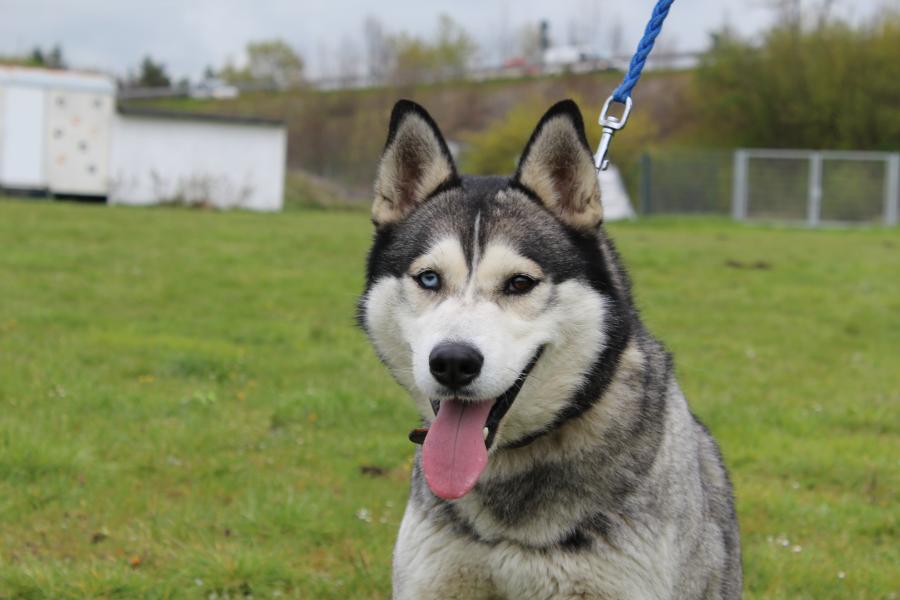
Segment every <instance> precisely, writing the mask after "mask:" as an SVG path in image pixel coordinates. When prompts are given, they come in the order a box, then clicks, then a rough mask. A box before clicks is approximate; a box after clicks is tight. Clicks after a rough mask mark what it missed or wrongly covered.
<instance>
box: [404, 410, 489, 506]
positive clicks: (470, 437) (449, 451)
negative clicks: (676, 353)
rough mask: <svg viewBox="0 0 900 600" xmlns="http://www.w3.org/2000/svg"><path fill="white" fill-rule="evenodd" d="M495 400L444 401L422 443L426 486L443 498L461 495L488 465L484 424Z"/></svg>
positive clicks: (471, 486)
mask: <svg viewBox="0 0 900 600" xmlns="http://www.w3.org/2000/svg"><path fill="white" fill-rule="evenodd" d="M493 405H494V402H493V401H492V400H491V401H487V402H461V401H459V400H444V401H442V402H441V406H440V408H439V409H438V414H437V417H435V419H434V421H433V422H432V423H431V428H430V429H429V430H428V435H427V436H425V443H424V445H423V446H422V461H423V466H424V467H425V480H426V481H427V482H428V487H430V488H431V491H432V492H434V494H435V495H436V496H439V497H441V498H443V499H445V500H456V499H457V498H462V497H463V496H465V495H466V494H467V493H469V490H471V489H472V488H473V487H475V482H477V481H478V476H479V475H481V472H482V471H484V467H485V466H486V465H487V448H486V447H485V445H484V434H483V433H482V431H483V430H484V424H485V423H486V422H487V418H488V413H490V412H491V407H492V406H493Z"/></svg>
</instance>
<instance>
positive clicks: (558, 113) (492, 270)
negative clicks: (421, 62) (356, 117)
mask: <svg viewBox="0 0 900 600" xmlns="http://www.w3.org/2000/svg"><path fill="white" fill-rule="evenodd" d="M372 217H373V221H374V223H375V227H376V232H375V241H374V245H373V247H372V250H371V252H370V254H369V259H368V269H367V288H366V291H365V293H364V295H363V297H362V298H361V300H360V305H359V320H360V323H361V325H362V326H363V328H364V329H365V331H366V333H367V334H368V335H369V337H370V339H371V340H372V342H373V344H374V346H375V348H376V350H377V352H378V355H379V356H380V358H381V359H382V361H383V362H384V363H385V364H386V365H387V366H388V368H389V369H390V370H391V372H392V373H393V375H394V376H395V377H396V379H397V380H398V381H399V382H400V383H401V384H402V385H403V386H404V387H406V388H407V389H408V390H409V392H410V393H411V394H412V396H413V398H414V399H415V400H416V403H417V405H418V408H419V410H420V412H421V414H422V417H423V419H424V420H425V421H426V423H428V424H430V430H429V432H428V434H427V437H426V439H425V444H424V448H423V465H424V470H425V475H426V479H427V480H428V483H429V485H430V486H431V489H432V490H433V491H434V492H435V493H436V494H437V495H439V496H441V497H444V498H458V497H460V496H462V495H463V494H465V493H467V492H468V491H469V490H470V489H471V488H472V487H473V486H474V485H475V483H476V481H477V479H478V476H479V475H480V473H481V471H482V470H483V468H484V466H485V465H486V462H487V460H488V450H490V451H491V452H493V451H497V450H498V449H501V448H509V447H511V446H515V445H516V444H519V443H521V442H522V441H523V440H525V439H530V438H533V437H534V436H536V435H539V434H540V433H541V432H543V431H546V430H548V429H550V428H552V427H553V426H554V425H555V424H556V423H558V422H559V421H560V420H561V419H563V418H565V417H566V416H567V415H571V414H573V412H577V411H578V410H579V403H582V404H583V403H584V399H583V398H580V396H579V394H580V393H581V392H582V391H583V390H584V389H585V387H586V386H588V383H589V380H590V378H591V377H592V376H593V374H594V373H595V371H596V370H597V368H598V365H599V364H600V362H602V355H603V353H604V350H605V349H606V348H607V347H608V345H609V339H610V336H609V331H610V329H611V328H612V327H614V324H615V323H616V322H618V321H621V320H622V318H621V303H620V301H619V297H618V293H617V292H616V289H615V287H616V286H615V285H614V281H613V279H614V276H613V275H611V268H612V267H611V265H610V263H609V262H608V260H607V257H606V256H604V253H603V252H602V250H601V244H600V243H599V238H598V236H599V235H600V233H599V230H600V223H601V220H602V208H601V204H600V190H599V186H598V182H597V173H596V170H595V168H594V164H593V160H592V156H591V151H590V149H589V148H588V145H587V141H586V138H585V133H584V125H583V121H582V118H581V114H580V112H579V110H578V107H577V106H576V105H575V103H574V102H571V101H564V102H560V103H558V104H556V105H555V106H553V107H552V108H551V109H550V110H549V111H548V112H547V113H546V114H545V115H544V117H543V118H542V119H541V120H540V122H539V123H538V125H537V128H536V129H535V131H534V133H533V134H532V136H531V139H530V140H529V142H528V144H527V145H526V146H525V148H524V150H523V152H522V155H521V159H520V162H519V165H518V169H517V170H516V172H515V174H514V175H513V176H512V177H462V176H460V175H459V174H458V173H457V170H456V166H455V165H454V162H453V158H452V157H451V155H450V152H449V150H448V148H447V144H446V143H445V141H444V138H443V136H442V135H441V132H440V131H439V129H438V127H437V125H436V124H435V123H434V121H433V120H432V119H431V117H430V116H429V115H428V113H427V112H425V110H424V109H423V108H422V107H420V106H418V105H417V104H415V103H413V102H409V101H400V102H398V103H397V105H396V106H395V108H394V111H393V114H392V116H391V121H390V130H389V133H388V139H387V143H386V145H385V149H384V154H383V156H382V159H381V162H380V164H379V167H378V176H377V181H376V184H375V201H374V205H373V208H372Z"/></svg>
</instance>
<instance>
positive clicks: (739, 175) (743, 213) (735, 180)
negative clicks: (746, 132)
mask: <svg viewBox="0 0 900 600" xmlns="http://www.w3.org/2000/svg"><path fill="white" fill-rule="evenodd" d="M748 159H749V156H748V154H747V151H746V150H743V149H738V150H735V151H734V173H733V174H732V188H731V218H733V219H734V220H735V221H743V220H745V219H746V218H747V160H748Z"/></svg>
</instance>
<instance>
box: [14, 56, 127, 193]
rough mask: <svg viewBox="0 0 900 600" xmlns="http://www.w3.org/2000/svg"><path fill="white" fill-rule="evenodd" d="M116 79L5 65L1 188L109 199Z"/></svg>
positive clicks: (74, 72)
mask: <svg viewBox="0 0 900 600" xmlns="http://www.w3.org/2000/svg"><path fill="white" fill-rule="evenodd" d="M115 92H116V86H115V82H114V81H113V80H112V78H110V77H107V76H105V75H98V74H95V73H81V72H76V71H54V70H48V69H31V68H25V67H15V66H0V186H2V187H5V188H13V189H21V190H49V191H51V192H53V193H58V194H81V195H88V196H103V195H106V185H107V181H106V167H107V164H108V161H107V158H108V154H107V153H108V151H109V124H110V121H111V117H112V115H113V112H114V110H115Z"/></svg>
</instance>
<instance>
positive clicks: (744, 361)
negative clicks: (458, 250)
mask: <svg viewBox="0 0 900 600" xmlns="http://www.w3.org/2000/svg"><path fill="white" fill-rule="evenodd" d="M611 229H612V231H613V234H614V236H615V238H616V239H617V240H618V242H619V245H620V249H621V250H622V253H623V254H624V256H625V259H626V261H627V263H628V264H629V266H630V267H631V270H632V273H633V276H634V279H635V286H636V294H637V298H638V301H639V303H640V305H641V306H642V307H643V309H644V315H645V318H646V320H647V321H648V322H649V324H650V326H651V327H652V329H653V330H654V331H655V332H656V333H657V334H658V335H659V336H660V337H661V338H662V339H663V340H665V341H666V342H667V344H668V345H669V347H670V348H671V349H672V350H673V351H674V352H675V355H676V359H677V365H678V371H679V374H680V378H681V382H682V384H683V386H684V387H685V389H686V392H687V394H688V397H689V398H690V400H691V402H692V405H693V407H694V409H695V411H696V412H697V413H698V414H699V415H700V417H701V418H702V419H703V420H705V422H706V423H707V424H708V425H709V426H710V428H711V429H712V431H713V432H714V433H715V434H716V436H717V437H718V439H719V440H720V442H721V444H722V446H723V450H724V453H725V457H726V460H727V462H728V464H729V466H730V467H731V469H732V473H733V478H734V481H735V485H736V489H737V495H738V513H739V516H740V519H741V525H742V529H743V547H744V557H745V559H744V563H745V573H746V590H747V593H746V594H745V597H746V598H752V599H755V598H759V599H762V598H766V599H778V598H784V599H788V598H791V599H794V598H816V599H821V598H895V597H897V594H898V593H900V575H898V569H897V565H898V564H900V550H898V548H900V543H898V511H900V505H898V502H897V495H898V491H900V464H898V457H900V368H898V365H900V350H898V345H900V276H898V274H900V233H898V231H896V230H894V231H887V230H851V231H837V230H832V231H803V230H794V229H780V228H771V227H763V226H738V225H734V224H731V223H728V222H725V221H704V220H700V221H698V220H650V221H643V222H638V223H629V224H616V225H614V226H612V227H611ZM369 237H370V229H369V223H368V221H367V217H366V215H364V214H362V213H359V212H347V211H345V212H326V211H298V212H292V213H287V214H282V215H255V214H247V213H228V214H225V213H215V212H203V211H192V210H186V209H126V208H108V207H103V206H82V205H71V204H49V203H44V202H28V201H2V202H0V597H2V598H19V597H22V598H49V597H52V598H86V597H107V598H140V597H150V598H175V597H196V598H207V599H211V598H219V599H221V598H244V597H249V596H251V595H252V596H253V597H254V598H268V597H285V598H287V597H295V598H386V597H388V595H389V588H390V583H389V582H390V573H389V564H390V552H391V546H392V543H393V539H394V535H395V532H396V529H397V526H398V524H399V521H400V517H401V515H402V511H403V506H404V502H405V496H406V492H407V475H408V469H409V464H410V457H411V454H412V447H411V446H410V444H409V442H407V441H406V437H405V434H406V431H407V430H408V429H409V428H410V427H411V426H413V425H414V424H415V422H416V418H415V414H414V411H413V409H412V406H411V403H410V402H408V400H407V399H406V398H405V397H404V394H403V393H402V391H401V390H400V389H399V388H398V387H397V386H396V385H395V384H394V383H393V382H392V381H391V380H390V379H389V377H388V375H387V374H386V372H385V370H384V369H383V368H382V367H381V366H380V365H379V364H378V362H377V361H376V359H375V357H374V355H373V353H372V351H371V350H370V349H369V347H368V345H367V343H366V341H365V340H364V338H363V335H362V334H361V333H360V332H359V331H358V330H356V329H355V327H354V324H353V319H352V315H353V310H354V303H355V300H356V296H357V294H358V292H359V290H360V288H361V285H362V264H363V256H364V253H365V251H366V247H367V244H368V241H369Z"/></svg>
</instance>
